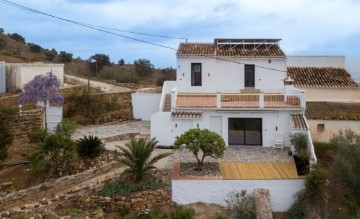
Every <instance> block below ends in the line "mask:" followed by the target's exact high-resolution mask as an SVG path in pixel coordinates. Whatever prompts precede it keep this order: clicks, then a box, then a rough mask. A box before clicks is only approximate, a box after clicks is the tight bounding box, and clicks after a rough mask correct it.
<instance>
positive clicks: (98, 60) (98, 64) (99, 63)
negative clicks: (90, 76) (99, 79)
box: [89, 53, 111, 72]
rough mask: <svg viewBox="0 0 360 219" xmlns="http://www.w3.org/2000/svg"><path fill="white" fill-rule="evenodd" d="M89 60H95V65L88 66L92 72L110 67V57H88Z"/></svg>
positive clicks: (96, 55)
mask: <svg viewBox="0 0 360 219" xmlns="http://www.w3.org/2000/svg"><path fill="white" fill-rule="evenodd" d="M89 60H95V64H92V65H90V67H91V69H93V71H96V72H99V71H101V69H102V68H103V67H104V66H106V65H111V62H110V57H109V56H108V55H105V54H98V53H97V54H95V55H92V56H90V58H89Z"/></svg>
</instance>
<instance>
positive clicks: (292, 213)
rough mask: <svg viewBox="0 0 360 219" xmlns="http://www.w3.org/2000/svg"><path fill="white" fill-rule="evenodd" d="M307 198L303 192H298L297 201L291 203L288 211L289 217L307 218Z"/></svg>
mask: <svg viewBox="0 0 360 219" xmlns="http://www.w3.org/2000/svg"><path fill="white" fill-rule="evenodd" d="M305 205H306V204H305V198H304V195H303V194H298V196H297V199H296V201H295V202H294V203H293V204H292V205H291V207H290V208H289V210H288V211H287V213H288V215H289V218H291V219H305V218H306V211H305Z"/></svg>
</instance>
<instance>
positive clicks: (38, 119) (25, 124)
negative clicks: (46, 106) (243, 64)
mask: <svg viewBox="0 0 360 219" xmlns="http://www.w3.org/2000/svg"><path fill="white" fill-rule="evenodd" d="M41 128H43V109H42V108H37V109H33V110H27V111H23V112H22V113H21V116H20V114H19V113H17V115H16V118H15V121H14V123H13V126H12V127H11V129H12V133H13V134H14V142H13V144H14V145H18V144H26V143H28V142H29V134H31V133H35V132H37V131H38V130H40V129H41Z"/></svg>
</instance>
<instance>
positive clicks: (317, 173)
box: [305, 164, 327, 200]
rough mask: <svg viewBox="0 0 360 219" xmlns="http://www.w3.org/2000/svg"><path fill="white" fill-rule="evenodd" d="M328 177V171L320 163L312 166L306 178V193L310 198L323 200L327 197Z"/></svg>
mask: <svg viewBox="0 0 360 219" xmlns="http://www.w3.org/2000/svg"><path fill="white" fill-rule="evenodd" d="M326 179H327V173H326V171H325V170H324V169H323V168H322V167H321V165H320V164H314V165H312V167H311V171H310V174H309V175H308V176H307V177H306V180H305V194H306V195H307V196H308V198H309V199H310V200H315V199H319V200H323V199H325V198H326V196H327V195H326V191H325V186H326Z"/></svg>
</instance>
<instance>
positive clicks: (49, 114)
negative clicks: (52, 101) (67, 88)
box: [46, 106, 63, 131]
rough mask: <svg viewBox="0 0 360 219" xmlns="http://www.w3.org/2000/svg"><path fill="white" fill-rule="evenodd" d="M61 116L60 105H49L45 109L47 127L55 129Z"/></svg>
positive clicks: (61, 108) (61, 109)
mask: <svg viewBox="0 0 360 219" xmlns="http://www.w3.org/2000/svg"><path fill="white" fill-rule="evenodd" d="M62 118H63V107H62V106H50V107H48V108H47V111H46V119H47V128H48V129H49V130H51V131H53V130H55V129H56V126H57V125H58V124H59V123H60V122H61V120H62Z"/></svg>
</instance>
